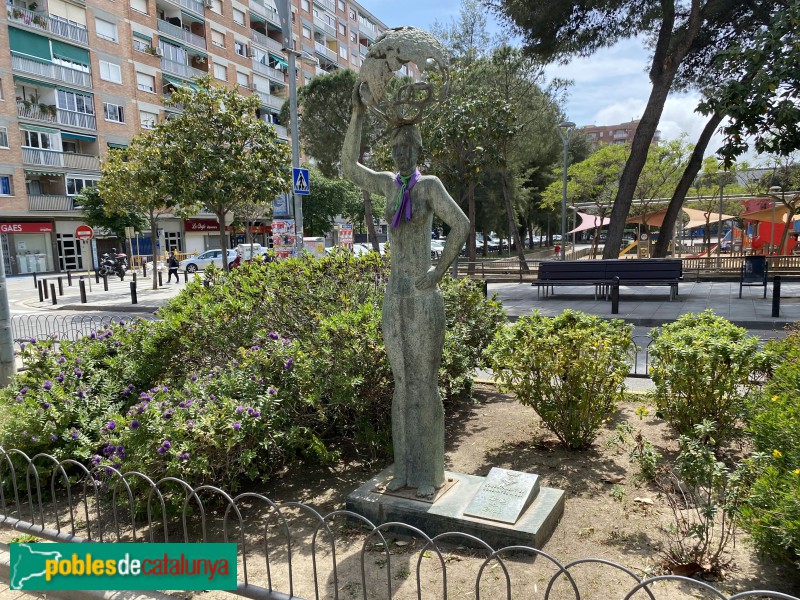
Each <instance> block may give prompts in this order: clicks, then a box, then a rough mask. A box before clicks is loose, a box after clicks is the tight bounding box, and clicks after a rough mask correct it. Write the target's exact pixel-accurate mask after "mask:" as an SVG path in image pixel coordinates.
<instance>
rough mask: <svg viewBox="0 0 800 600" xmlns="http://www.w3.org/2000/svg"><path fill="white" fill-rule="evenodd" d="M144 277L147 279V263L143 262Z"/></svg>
mask: <svg viewBox="0 0 800 600" xmlns="http://www.w3.org/2000/svg"><path fill="white" fill-rule="evenodd" d="M142 277H147V263H146V262H142Z"/></svg>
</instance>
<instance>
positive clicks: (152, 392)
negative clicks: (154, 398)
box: [150, 387, 158, 394]
mask: <svg viewBox="0 0 800 600" xmlns="http://www.w3.org/2000/svg"><path fill="white" fill-rule="evenodd" d="M150 393H151V394H156V393H158V388H157V387H154V388H151V389H150Z"/></svg>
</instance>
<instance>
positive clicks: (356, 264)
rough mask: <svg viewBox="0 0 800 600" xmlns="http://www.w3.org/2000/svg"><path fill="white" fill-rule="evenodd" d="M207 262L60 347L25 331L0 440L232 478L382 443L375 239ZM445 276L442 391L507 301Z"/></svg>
mask: <svg viewBox="0 0 800 600" xmlns="http://www.w3.org/2000/svg"><path fill="white" fill-rule="evenodd" d="M207 275H208V278H209V280H210V283H211V285H210V286H208V287H205V286H204V285H203V284H202V282H201V281H200V279H199V278H197V279H196V280H195V281H192V282H190V283H189V284H188V285H187V287H186V289H185V290H184V291H183V292H181V294H180V295H179V296H178V297H177V298H175V299H174V300H172V301H171V302H170V303H168V304H167V305H166V306H164V307H163V308H162V309H160V310H159V311H158V315H159V316H160V317H161V320H159V321H152V322H150V321H141V320H139V321H134V322H130V323H118V324H114V325H113V326H112V327H110V328H108V329H106V330H102V331H97V332H95V333H93V334H92V335H91V336H87V337H86V338H84V339H81V340H79V341H76V342H73V343H66V342H65V343H63V344H61V346H60V347H58V348H56V347H55V346H54V345H53V343H52V342H48V341H44V342H42V341H36V340H33V341H32V342H30V343H28V344H27V345H26V347H25V348H24V350H23V360H24V362H25V364H26V366H27V367H28V369H27V371H25V372H23V373H21V374H19V375H18V376H17V377H16V378H15V379H14V381H13V382H12V384H11V385H10V386H8V387H7V388H5V389H3V390H2V391H0V446H3V447H6V448H10V447H15V448H19V449H21V450H23V451H24V452H26V453H28V454H29V455H33V454H36V453H39V452H46V453H50V454H53V455H55V456H56V457H58V458H62V459H63V458H78V459H81V460H84V461H86V462H89V461H91V463H92V464H94V465H96V466H98V467H100V470H101V471H102V469H103V468H106V467H107V468H112V467H113V468H119V469H121V470H123V471H128V470H138V471H141V472H144V473H146V474H148V475H149V476H151V477H154V478H156V479H157V478H160V477H163V476H168V475H174V476H180V477H184V478H186V479H188V480H189V481H191V482H192V483H193V484H200V483H214V484H216V485H224V486H225V487H226V488H228V489H236V488H237V487H238V486H239V485H240V483H241V482H242V481H244V480H254V481H258V480H263V479H265V478H266V477H268V476H269V474H270V473H272V472H274V471H275V470H276V469H279V468H282V467H284V466H286V465H291V464H292V463H293V462H294V461H296V460H318V461H328V460H331V459H332V458H335V457H336V456H337V455H338V453H339V452H340V451H341V449H342V447H343V446H344V445H348V444H349V445H356V447H357V449H358V450H359V451H362V450H364V449H366V450H367V452H368V453H369V454H371V455H373V456H376V455H381V454H386V453H388V452H389V450H390V448H391V426H390V422H389V418H390V414H391V411H390V407H391V398H392V393H393V383H392V377H391V370H390V368H389V364H388V360H387V358H386V352H385V348H384V345H383V339H382V333H381V311H380V306H381V304H382V300H383V297H382V296H383V289H384V285H385V281H386V277H387V276H388V266H387V265H386V263H385V262H384V261H383V259H382V258H381V257H380V256H379V255H378V254H377V253H370V254H368V255H366V256H365V257H362V258H357V257H354V256H353V255H351V254H348V253H336V254H334V255H332V256H330V257H327V258H323V259H314V258H311V257H304V258H300V259H294V260H288V261H282V262H275V263H262V262H253V263H249V264H245V265H243V266H242V267H240V268H238V269H235V270H234V271H233V272H231V273H230V274H223V273H220V272H219V271H216V272H214V271H211V272H209V273H208V274H207ZM442 288H443V291H444V296H445V311H446V315H447V320H448V324H450V326H451V328H452V330H451V331H448V334H447V336H446V341H445V357H444V359H443V361H442V369H441V371H440V378H441V381H440V383H441V389H442V390H443V396H444V400H445V402H447V400H448V399H449V398H451V397H454V396H455V395H456V394H458V393H460V392H462V391H463V390H466V389H468V386H467V383H466V382H467V381H468V380H469V378H470V376H471V373H472V371H473V370H474V369H475V367H476V366H477V365H478V363H479V361H480V359H481V353H482V351H483V348H484V347H485V346H486V344H487V343H488V340H489V339H491V337H492V336H493V335H494V330H495V329H496V328H497V327H498V326H499V324H500V322H502V320H503V314H502V310H501V309H500V306H499V303H497V302H495V301H493V300H486V299H484V298H483V296H482V293H481V286H480V284H479V283H476V282H452V281H449V278H448V279H447V280H445V281H443V282H442ZM252 413H258V416H257V417H255V418H254V417H253V414H252ZM134 422H135V424H134ZM190 423H191V426H190V425H189V424H190ZM109 424H112V425H111V426H109ZM165 440H166V441H167V442H168V444H167V445H164V444H163V442H164V441H165ZM120 448H121V450H120Z"/></svg>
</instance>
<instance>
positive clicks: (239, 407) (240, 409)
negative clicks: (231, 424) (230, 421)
mask: <svg viewBox="0 0 800 600" xmlns="http://www.w3.org/2000/svg"><path fill="white" fill-rule="evenodd" d="M243 412H244V406H242V405H241V404H240V405H239V406H237V407H236V414H237V415H240V414H242V413H243Z"/></svg>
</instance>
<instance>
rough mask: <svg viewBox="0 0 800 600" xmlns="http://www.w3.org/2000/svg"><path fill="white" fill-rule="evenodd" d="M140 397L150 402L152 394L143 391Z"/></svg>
mask: <svg viewBox="0 0 800 600" xmlns="http://www.w3.org/2000/svg"><path fill="white" fill-rule="evenodd" d="M139 399H140V400H144V401H147V402H149V401H150V400H152V397H151V396H150V394H148V393H146V392H142V393H141V394H139Z"/></svg>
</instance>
